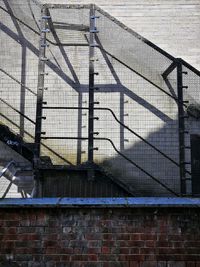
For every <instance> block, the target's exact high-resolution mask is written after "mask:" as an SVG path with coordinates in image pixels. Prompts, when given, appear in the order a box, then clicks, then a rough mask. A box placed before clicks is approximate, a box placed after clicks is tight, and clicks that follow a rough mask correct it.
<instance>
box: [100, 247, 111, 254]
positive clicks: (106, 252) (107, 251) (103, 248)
mask: <svg viewBox="0 0 200 267" xmlns="http://www.w3.org/2000/svg"><path fill="white" fill-rule="evenodd" d="M101 252H102V253H103V254H108V253H110V248H109V247H102V248H101Z"/></svg>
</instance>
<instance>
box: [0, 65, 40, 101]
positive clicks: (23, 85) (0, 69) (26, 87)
mask: <svg viewBox="0 0 200 267" xmlns="http://www.w3.org/2000/svg"><path fill="white" fill-rule="evenodd" d="M0 71H1V72H3V73H4V74H5V75H7V76H8V77H9V78H11V79H12V80H13V81H15V82H16V83H18V84H20V85H21V86H22V87H24V88H25V89H27V90H28V91H29V92H30V93H32V94H33V95H35V96H37V94H36V93H35V92H33V90H32V89H30V88H29V87H28V86H26V85H25V84H23V83H21V82H20V81H18V80H17V79H16V78H15V77H13V76H12V75H11V74H9V73H8V72H6V71H5V70H3V69H2V68H0Z"/></svg>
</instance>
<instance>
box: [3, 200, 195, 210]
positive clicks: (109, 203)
mask: <svg viewBox="0 0 200 267" xmlns="http://www.w3.org/2000/svg"><path fill="white" fill-rule="evenodd" d="M13 207H14V208H20V207H27V208H31V207H32V208H33V207H34V208H42V207H44V208H54V207H60V208H65V207H67V208H75V207H76V208H79V207H88V208H89V207H96V208H105V207H108V208H115V207H116V208H119V207H129V208H141V207H142V208H149V207H165V208H166V207H168V208H170V207H180V208H181V207H182V208H185V207H190V208H199V207H200V198H178V197H177V198H170V197H169V198H168V197H135V198H134V197H133V198H27V199H19V198H12V199H11V198H7V199H0V208H13Z"/></svg>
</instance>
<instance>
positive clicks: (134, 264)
mask: <svg viewBox="0 0 200 267" xmlns="http://www.w3.org/2000/svg"><path fill="white" fill-rule="evenodd" d="M129 264H130V265H129V267H140V264H139V262H137V261H130V263H129Z"/></svg>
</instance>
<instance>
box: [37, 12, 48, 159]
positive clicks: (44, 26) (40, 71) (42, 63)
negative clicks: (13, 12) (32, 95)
mask: <svg viewBox="0 0 200 267" xmlns="http://www.w3.org/2000/svg"><path fill="white" fill-rule="evenodd" d="M41 15H42V17H41V35H40V43H39V63H38V85H37V107H36V125H35V160H36V161H37V160H38V159H39V157H40V142H41V131H42V105H43V94H44V76H45V61H44V59H45V50H46V48H45V45H44V44H46V31H45V30H46V29H47V19H44V16H47V8H46V7H43V9H42V11H41Z"/></svg>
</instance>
